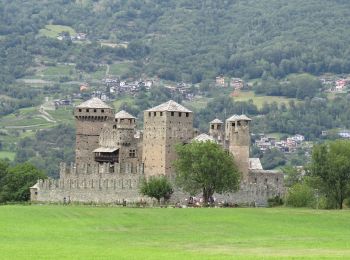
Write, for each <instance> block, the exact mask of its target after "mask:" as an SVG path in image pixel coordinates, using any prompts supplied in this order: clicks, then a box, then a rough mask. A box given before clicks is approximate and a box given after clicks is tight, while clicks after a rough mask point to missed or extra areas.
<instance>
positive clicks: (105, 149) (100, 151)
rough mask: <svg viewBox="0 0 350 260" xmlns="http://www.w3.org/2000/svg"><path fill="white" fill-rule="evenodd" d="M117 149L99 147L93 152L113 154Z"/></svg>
mask: <svg viewBox="0 0 350 260" xmlns="http://www.w3.org/2000/svg"><path fill="white" fill-rule="evenodd" d="M118 149H119V148H116V147H114V148H110V147H99V148H97V149H95V150H93V152H94V153H113V152H115V151H117V150H118Z"/></svg>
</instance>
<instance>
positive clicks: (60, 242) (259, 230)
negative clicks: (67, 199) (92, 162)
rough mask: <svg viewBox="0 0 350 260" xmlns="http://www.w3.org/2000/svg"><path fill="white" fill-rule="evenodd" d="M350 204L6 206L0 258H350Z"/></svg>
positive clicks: (0, 211) (1, 211)
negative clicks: (328, 207) (349, 207)
mask: <svg viewBox="0 0 350 260" xmlns="http://www.w3.org/2000/svg"><path fill="white" fill-rule="evenodd" d="M349 219H350V211H345V210H344V211H316V210H307V209H286V208H279V209H266V208H261V209H254V208H246V209H189V208H188V209H173V208H168V209H160V208H153V209H152V208H145V209H141V208H140V209H137V208H135V209H132V208H103V207H101V208H98V207H83V206H66V207H65V206H43V205H35V206H19V205H16V206H1V207H0V252H1V259H232V258H235V259H267V258H268V259H271V258H272V259H281V258H284V259H285V258H293V259H296V258H307V259H326V258H328V259H334V258H350V240H349V237H350V228H349V223H350V222H349Z"/></svg>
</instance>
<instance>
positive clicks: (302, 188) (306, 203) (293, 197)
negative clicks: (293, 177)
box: [286, 182, 316, 207]
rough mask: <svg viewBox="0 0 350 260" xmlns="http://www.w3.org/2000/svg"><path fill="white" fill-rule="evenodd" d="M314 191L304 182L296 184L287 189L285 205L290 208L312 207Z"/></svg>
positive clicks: (314, 201) (314, 197)
mask: <svg viewBox="0 0 350 260" xmlns="http://www.w3.org/2000/svg"><path fill="white" fill-rule="evenodd" d="M315 203H316V196H315V190H314V189H313V188H311V187H310V186H309V185H308V184H307V183H306V182H303V183H296V184H294V185H293V186H292V187H290V188H289V189H288V194H287V197H286V205H287V206H290V207H314V206H315Z"/></svg>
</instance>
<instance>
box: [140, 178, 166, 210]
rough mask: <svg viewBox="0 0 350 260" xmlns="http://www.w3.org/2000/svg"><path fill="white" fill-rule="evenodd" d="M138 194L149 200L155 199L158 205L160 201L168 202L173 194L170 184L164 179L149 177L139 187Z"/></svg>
mask: <svg viewBox="0 0 350 260" xmlns="http://www.w3.org/2000/svg"><path fill="white" fill-rule="evenodd" d="M140 193H141V194H143V195H146V196H148V197H151V198H155V199H157V201H158V204H160V199H161V198H164V200H168V199H169V198H170V196H171V194H172V193H173V188H172V186H171V184H170V182H169V181H168V180H167V179H166V178H165V177H164V176H161V177H151V178H150V179H148V180H146V179H145V180H143V182H142V183H141V186H140Z"/></svg>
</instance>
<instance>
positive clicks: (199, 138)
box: [192, 134, 215, 142]
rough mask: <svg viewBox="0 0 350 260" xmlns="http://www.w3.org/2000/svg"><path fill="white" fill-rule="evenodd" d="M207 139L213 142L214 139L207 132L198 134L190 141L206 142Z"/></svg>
mask: <svg viewBox="0 0 350 260" xmlns="http://www.w3.org/2000/svg"><path fill="white" fill-rule="evenodd" d="M207 141H210V142H215V139H214V138H213V137H211V136H210V135H207V134H200V135H197V136H196V137H195V138H193V139H192V142H207Z"/></svg>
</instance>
